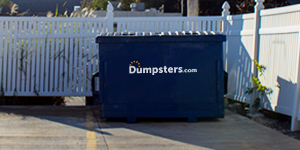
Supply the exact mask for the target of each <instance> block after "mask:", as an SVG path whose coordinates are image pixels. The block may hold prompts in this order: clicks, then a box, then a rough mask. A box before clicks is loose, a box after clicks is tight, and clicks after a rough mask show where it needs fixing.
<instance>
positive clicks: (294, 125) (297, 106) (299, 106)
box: [291, 27, 300, 131]
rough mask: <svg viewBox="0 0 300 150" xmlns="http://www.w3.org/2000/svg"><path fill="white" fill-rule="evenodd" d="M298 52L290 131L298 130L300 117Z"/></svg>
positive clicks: (299, 44) (299, 66) (299, 47)
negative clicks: (299, 118)
mask: <svg viewBox="0 0 300 150" xmlns="http://www.w3.org/2000/svg"><path fill="white" fill-rule="evenodd" d="M298 33H299V35H298V37H299V39H300V27H299V32H298ZM298 49H299V50H300V41H299V42H298ZM299 63H300V53H299V54H298V63H297V65H296V66H297V69H298V71H297V73H298V76H297V84H296V91H295V97H294V102H293V111H292V120H291V131H300V120H298V117H300V116H299V115H300V112H299V110H300V82H299V81H300V64H299Z"/></svg>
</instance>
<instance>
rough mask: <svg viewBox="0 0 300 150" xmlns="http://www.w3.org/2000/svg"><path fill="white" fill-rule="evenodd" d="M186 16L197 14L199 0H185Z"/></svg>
mask: <svg viewBox="0 0 300 150" xmlns="http://www.w3.org/2000/svg"><path fill="white" fill-rule="evenodd" d="M187 5H188V17H190V16H199V0H187Z"/></svg>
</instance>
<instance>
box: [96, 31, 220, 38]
mask: <svg viewBox="0 0 300 150" xmlns="http://www.w3.org/2000/svg"><path fill="white" fill-rule="evenodd" d="M206 35H210V36H212V35H223V34H222V32H215V31H180V32H179V31H175V32H171V31H169V32H102V33H100V34H98V36H102V37H103V36H110V37H111V36H114V37H124V36H125V37H126V36H206Z"/></svg>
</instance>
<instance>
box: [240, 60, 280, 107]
mask: <svg viewBox="0 0 300 150" xmlns="http://www.w3.org/2000/svg"><path fill="white" fill-rule="evenodd" d="M252 61H253V63H254V64H255V66H256V69H257V70H258V72H259V76H262V75H264V73H265V70H266V67H265V66H263V65H260V64H259V63H258V62H257V61H256V60H252ZM251 81H252V82H253V87H248V89H247V91H246V92H245V93H246V94H248V95H251V94H253V92H258V94H259V97H257V98H256V99H255V101H254V103H253V104H252V107H254V108H259V104H260V99H261V98H262V97H263V96H264V95H265V94H271V93H272V92H273V90H272V89H271V88H268V87H266V86H265V85H262V83H261V82H260V81H259V79H258V78H256V77H252V79H251ZM276 87H278V88H280V86H279V85H278V84H277V85H276Z"/></svg>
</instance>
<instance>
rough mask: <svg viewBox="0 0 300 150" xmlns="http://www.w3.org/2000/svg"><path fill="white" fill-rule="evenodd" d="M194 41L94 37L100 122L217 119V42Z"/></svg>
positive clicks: (219, 92)
mask: <svg viewBox="0 0 300 150" xmlns="http://www.w3.org/2000/svg"><path fill="white" fill-rule="evenodd" d="M200 37H201V38H202V39H203V37H202V36H198V38H199V41H197V36H196V37H189V38H192V40H189V39H188V38H186V39H182V40H181V41H176V42H173V40H165V41H163V40H160V39H163V38H164V37H156V38H153V39H152V40H149V39H147V40H148V41H147V40H145V41H147V42H142V41H140V42H128V41H130V40H131V41H132V40H134V39H132V38H131V37H127V40H125V39H126V38H122V39H121V40H120V41H119V42H118V38H111V39H109V37H98V38H104V39H105V40H103V41H108V42H100V43H99V55H100V68H99V69H100V78H101V81H102V82H101V84H100V101H101V102H102V104H101V110H100V111H101V112H100V114H101V116H102V117H103V118H121V117H127V118H128V117H132V118H136V117H187V118H196V117H223V116H224V110H223V105H224V104H223V91H224V89H223V68H222V67H223V61H222V58H223V55H222V42H220V41H214V40H213V38H214V37H210V38H212V40H211V41H209V40H207V39H206V41H203V40H201V39H200ZM165 38H170V37H165ZM175 38H176V37H175ZM175 38H174V39H175ZM181 38H182V37H181ZM216 38H220V37H218V36H216ZM98 40H99V39H98ZM100 40H101V39H100ZM110 41H113V42H110ZM162 41H163V42H162ZM186 69H187V70H186ZM189 69H190V70H189ZM185 71H192V72H185Z"/></svg>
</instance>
